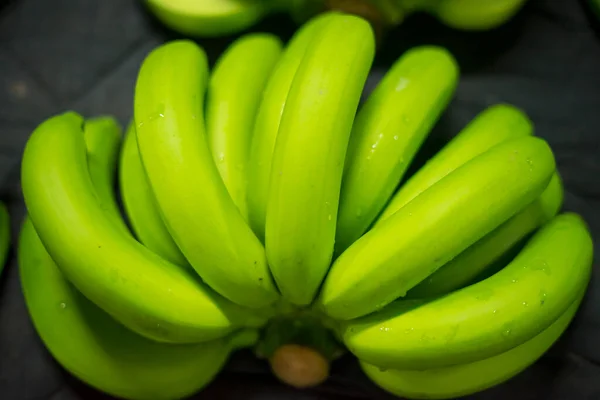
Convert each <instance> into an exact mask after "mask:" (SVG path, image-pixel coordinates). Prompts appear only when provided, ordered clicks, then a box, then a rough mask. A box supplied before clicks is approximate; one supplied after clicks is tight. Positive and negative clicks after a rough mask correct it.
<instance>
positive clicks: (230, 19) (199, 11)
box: [146, 0, 272, 37]
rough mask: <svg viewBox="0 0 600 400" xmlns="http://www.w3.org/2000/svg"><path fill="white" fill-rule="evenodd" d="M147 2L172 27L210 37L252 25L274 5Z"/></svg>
mask: <svg viewBox="0 0 600 400" xmlns="http://www.w3.org/2000/svg"><path fill="white" fill-rule="evenodd" d="M146 5H147V7H148V8H149V10H150V11H151V12H152V13H153V14H154V15H155V16H156V17H157V18H158V19H159V20H160V21H161V22H162V23H163V24H165V25H166V26H167V27H169V28H170V29H173V30H175V31H177V32H179V33H181V34H184V35H192V36H206V37H217V36H223V35H230V34H234V33H237V32H240V31H242V30H244V29H247V28H250V27H251V26H252V25H254V24H256V23H257V22H259V21H260V20H261V19H262V18H264V17H265V16H266V15H268V14H269V13H270V12H271V8H272V6H270V4H269V3H268V2H266V1H265V0H194V1H189V0H146Z"/></svg>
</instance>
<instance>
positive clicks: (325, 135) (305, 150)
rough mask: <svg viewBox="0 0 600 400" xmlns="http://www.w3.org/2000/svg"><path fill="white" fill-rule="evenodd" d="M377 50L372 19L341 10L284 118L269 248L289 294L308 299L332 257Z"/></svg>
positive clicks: (311, 52) (311, 50)
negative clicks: (351, 147)
mask: <svg viewBox="0 0 600 400" xmlns="http://www.w3.org/2000/svg"><path fill="white" fill-rule="evenodd" d="M374 52H375V39H374V36H373V31H372V29H371V27H370V26H369V23H368V22H367V21H365V20H363V19H361V18H358V17H355V16H350V15H342V14H339V15H335V16H331V17H330V18H328V20H327V22H326V23H324V24H323V26H322V27H320V29H319V31H318V32H316V33H315V38H314V39H313V41H311V43H310V44H309V46H308V48H307V50H306V54H305V55H304V58H303V60H302V62H301V63H300V66H299V67H298V71H297V73H296V76H295V77H294V80H293V83H292V86H291V88H290V92H289V95H288V98H287V100H286V106H285V110H284V113H283V116H282V119H281V124H280V127H279V133H278V136H277V142H276V145H275V152H274V156H273V164H272V168H271V182H270V190H269V200H268V205H267V220H266V249H267V257H268V260H269V264H270V266H271V271H272V273H273V276H274V278H275V281H276V282H277V285H278V287H279V289H280V291H281V293H282V295H283V296H284V297H285V298H286V299H287V300H289V301H290V302H291V303H294V304H296V305H306V304H309V303H310V302H311V301H312V299H313V297H314V295H315V292H316V291H317V289H318V287H319V285H320V284H321V281H322V279H323V277H324V276H325V274H326V273H327V270H328V268H329V264H330V262H331V258H332V255H333V244H334V240H335V226H336V219H337V210H338V201H339V192H340V185H341V180H342V173H343V166H344V158H345V156H346V148H347V145H348V140H349V136H350V131H351V129H352V123H353V119H354V115H355V113H356V110H357V108H358V103H359V100H360V95H361V93H362V89H363V86H364V84H365V82H366V78H367V74H368V72H369V69H370V67H371V63H372V61H373V57H374Z"/></svg>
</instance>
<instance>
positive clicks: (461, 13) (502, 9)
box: [400, 0, 527, 31]
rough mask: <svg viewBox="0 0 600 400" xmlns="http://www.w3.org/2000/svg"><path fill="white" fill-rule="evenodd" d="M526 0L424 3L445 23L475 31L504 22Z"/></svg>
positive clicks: (457, 0) (427, 9)
mask: <svg viewBox="0 0 600 400" xmlns="http://www.w3.org/2000/svg"><path fill="white" fill-rule="evenodd" d="M400 1H401V2H402V1H407V0H400ZM408 1H412V0H408ZM526 1H527V0H494V1H481V0H444V1H436V2H433V3H430V4H429V3H426V2H425V3H424V4H425V11H427V12H429V13H430V14H432V15H434V16H435V17H437V18H438V19H439V20H440V21H442V22H443V23H444V24H446V25H448V26H450V27H452V28H455V29H462V30H470V31H474V30H489V29H493V28H496V27H498V26H500V25H502V24H504V23H505V22H506V21H508V20H509V19H511V18H512V17H513V16H515V14H517V12H519V10H520V9H521V8H522V7H523V6H524V5H525V2H526Z"/></svg>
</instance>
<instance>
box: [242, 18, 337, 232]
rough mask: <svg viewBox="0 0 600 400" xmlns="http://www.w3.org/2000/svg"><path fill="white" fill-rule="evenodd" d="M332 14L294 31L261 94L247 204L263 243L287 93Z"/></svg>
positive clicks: (250, 158)
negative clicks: (276, 147)
mask: <svg viewBox="0 0 600 400" xmlns="http://www.w3.org/2000/svg"><path fill="white" fill-rule="evenodd" d="M333 15H335V13H330V14H324V15H320V16H317V17H315V18H313V19H311V20H310V21H308V22H307V23H306V24H305V25H303V26H302V27H301V28H300V29H299V30H298V31H297V32H296V33H295V34H294V36H293V37H292V38H291V39H290V42H289V43H288V44H287V45H286V47H285V49H284V51H283V54H282V55H281V57H280V59H279V61H278V62H277V65H276V66H275V68H274V70H273V72H272V74H271V77H270V78H269V81H268V82H267V85H266V87H265V89H264V92H263V95H262V100H261V103H260V106H259V109H258V113H257V115H256V120H255V124H254V132H253V135H252V143H251V146H250V157H249V161H248V187H247V204H248V220H249V224H250V226H251V227H252V229H253V230H254V232H255V233H256V235H257V236H258V237H259V238H260V239H261V241H263V242H264V239H265V221H266V215H267V201H268V196H269V187H270V182H271V166H272V163H273V152H274V150H275V142H276V141H277V133H278V132H279V125H280V123H281V117H282V116H283V112H284V109H285V105H286V101H287V98H288V93H289V91H290V88H291V86H292V81H293V80H294V76H295V75H296V71H297V70H298V66H299V65H300V62H301V61H302V59H303V57H304V54H305V52H306V49H307V47H308V45H309V44H310V42H311V40H312V38H313V36H314V34H315V32H316V31H317V30H318V29H319V26H320V25H322V24H324V23H325V22H326V21H327V19H328V18H329V17H330V16H333Z"/></svg>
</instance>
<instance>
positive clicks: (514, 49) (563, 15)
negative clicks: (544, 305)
mask: <svg viewBox="0 0 600 400" xmlns="http://www.w3.org/2000/svg"><path fill="white" fill-rule="evenodd" d="M489 1H495V0H489ZM585 4H586V3H585V2H584V1H578V0H530V1H529V3H528V5H527V6H526V7H525V8H524V9H523V10H522V11H521V12H520V13H519V14H518V15H517V17H516V18H514V19H513V20H512V21H511V22H510V23H508V24H506V25H504V26H502V27H501V28H499V29H496V30H494V31H491V32H486V33H464V32H457V31H452V30H450V29H448V28H445V27H443V26H442V25H440V24H439V23H437V22H436V21H434V20H433V19H431V18H427V17H420V16H415V17H411V18H410V19H409V20H408V21H406V22H405V23H404V24H403V25H402V26H401V27H400V28H398V29H396V30H395V31H394V32H392V33H391V34H390V35H389V36H388V37H387V39H386V41H385V43H384V44H383V46H382V47H381V48H380V50H379V53H378V57H377V60H376V65H375V66H374V68H373V73H372V75H371V78H370V80H369V85H368V87H367V90H366V92H365V94H368V93H369V91H370V90H372V88H373V85H375V84H376V83H377V81H378V80H379V79H380V78H381V76H382V74H383V73H384V72H385V71H386V69H387V68H389V66H390V64H391V63H392V62H394V61H395V60H396V58H397V57H398V56H399V55H401V54H402V53H403V52H404V51H405V50H406V49H407V48H409V47H411V46H414V45H419V44H438V45H443V46H446V47H448V48H449V49H450V50H451V51H452V53H453V54H454V55H455V57H456V58H457V59H458V61H459V64H460V67H461V69H462V77H461V82H460V85H459V87H458V90H457V93H456V96H455V98H454V100H453V102H452V103H451V105H450V106H449V107H448V109H447V110H446V112H445V113H444V115H443V117H442V118H441V120H440V121H439V123H438V124H437V126H436V128H435V129H434V131H433V132H432V133H431V135H430V138H429V139H428V141H427V143H426V145H425V146H424V149H423V151H421V153H420V155H419V156H418V158H417V160H416V161H415V166H417V165H419V164H420V163H422V162H423V160H425V159H426V158H427V157H428V156H429V155H431V153H432V152H433V151H435V150H436V149H439V148H440V147H441V146H442V145H443V144H444V143H445V142H447V140H448V139H449V138H451V137H452V136H453V135H455V134H456V133H457V132H458V131H459V130H460V129H461V128H462V127H463V126H464V125H465V124H466V123H467V122H468V121H469V120H471V119H472V118H473V117H474V116H475V115H476V114H477V113H478V112H480V111H482V110H483V109H484V108H485V107H486V106H488V105H491V104H494V103H498V102H508V103H512V104H514V105H516V106H518V107H521V108H522V109H523V110H524V111H526V112H527V113H528V115H529V116H530V118H531V119H532V120H533V122H534V123H535V126H536V134H537V135H538V136H541V137H543V138H545V139H547V140H548V142H549V143H550V144H551V146H552V147H553V149H554V151H555V155H556V159H557V162H558V167H559V170H560V172H561V175H562V177H563V179H564V183H565V188H566V192H567V193H566V199H565V209H566V210H572V211H577V212H579V213H581V214H582V215H583V216H584V217H585V219H586V221H587V222H588V224H589V226H590V229H592V231H593V235H594V239H595V243H596V246H595V249H596V253H598V250H599V245H598V243H600V152H599V151H598V150H597V148H598V146H600V113H599V111H600V36H599V35H598V24H597V23H596V22H595V20H594V18H593V17H592V14H591V13H590V12H589V10H588V9H587V7H586V6H585ZM294 28H295V26H294V25H293V23H292V22H291V21H290V20H289V19H287V18H285V17H281V16H280V17H277V18H275V17H273V18H269V19H268V20H265V21H264V23H262V24H260V25H259V26H257V27H256V28H254V29H253V30H254V31H269V32H276V33H277V34H279V35H281V37H283V38H284V39H288V38H289V37H290V35H291V34H292V32H293V30H294ZM175 37H177V35H175V34H174V33H172V32H168V31H166V30H165V29H163V28H162V27H161V26H159V25H158V24H157V23H156V22H155V21H154V20H153V19H152V18H151V17H150V16H148V14H147V13H146V11H145V9H144V8H143V7H141V6H140V4H138V2H137V1H136V0H101V1H100V0H14V1H10V2H6V1H4V2H3V1H2V0H0V197H1V199H2V200H4V201H5V202H6V203H7V204H8V206H9V209H10V212H11V217H12V232H13V241H15V240H16V234H17V229H18V226H19V224H20V222H21V220H22V217H23V215H24V212H25V210H24V205H23V199H22V195H21V191H20V186H19V163H20V158H21V154H22V150H23V147H24V144H25V142H26V140H27V138H28V136H29V135H30V133H31V132H32V130H33V129H34V128H35V126H36V125H37V124H39V123H40V122H41V121H42V120H43V119H44V118H47V117H48V116H50V115H52V114H55V113H58V112H61V111H64V110H66V109H75V110H76V111H78V112H80V113H82V114H84V115H85V116H88V117H90V116H94V115H98V114H112V115H115V116H116V117H118V118H119V120H120V121H121V123H123V124H126V123H127V122H128V119H129V118H130V116H131V112H132V97H133V86H134V82H135V77H136V74H137V71H138V68H139V65H140V63H141V61H142V59H143V58H144V56H145V55H146V54H147V53H148V52H149V51H150V50H151V49H152V48H153V47H155V46H156V45H158V44H160V43H162V42H163V41H165V40H168V39H172V38H175ZM232 39H233V37H228V38H221V39H215V40H201V41H200V42H201V44H202V45H203V46H204V47H205V49H206V50H207V52H208V54H209V57H210V60H211V62H214V60H215V58H216V57H217V56H218V55H219V54H220V53H221V52H222V51H223V49H224V48H225V47H226V46H227V45H228V44H229V43H230V42H231V40H232ZM413 170H414V167H413ZM597 260H598V257H596V271H595V274H594V275H593V278H592V283H591V285H590V288H589V291H588V296H587V298H586V300H585V302H584V304H583V305H582V307H581V309H580V311H579V313H578V315H577V317H576V319H575V321H574V322H573V324H572V325H571V327H570V329H569V330H568V332H567V333H566V334H565V335H564V336H563V338H562V339H561V340H560V341H559V342H558V343H557V344H556V345H555V346H554V348H553V349H551V351H549V352H548V353H547V354H546V355H545V356H544V357H543V358H542V359H541V360H540V361H539V362H538V363H537V364H536V365H534V366H533V367H531V368H529V369H528V370H526V371H525V372H523V373H522V374H520V375H519V376H518V377H516V378H514V379H513V380H511V381H509V382H508V383H506V384H503V385H500V386H498V387H496V388H494V389H492V390H488V391H486V392H483V393H481V394H479V395H477V396H474V397H473V398H474V399H507V398H510V399H511V400H514V399H549V400H552V399H572V400H582V399H600V366H599V363H600V343H599V342H600V277H599V275H598V273H597V272H598V267H599V265H598V261H597ZM0 398H1V399H3V400H21V399H27V400H30V399H31V400H33V399H52V400H67V399H68V400H74V399H94V398H104V397H100V395H98V394H97V393H96V392H94V391H93V390H91V389H88V388H86V387H85V386H84V385H82V384H80V383H78V382H77V381H75V380H74V379H73V378H71V377H70V376H69V375H68V374H67V373H65V372H64V371H63V370H62V369H61V368H60V367H59V366H57V365H56V364H55V362H54V361H53V360H52V358H51V357H50V356H49V355H48V353H47V352H46V351H45V349H44V347H43V346H42V344H41V342H40V341H39V339H38V337H37V335H36V333H35V331H34V330H33V328H32V325H31V323H30V321H29V318H28V315H27V311H26V308H25V305H24V302H23V297H22V294H21V291H20V287H19V280H18V270H17V265H16V259H15V257H14V253H11V255H10V259H9V264H8V265H7V268H6V270H5V271H4V273H3V275H2V276H1V277H0ZM196 398H199V399H200V398H202V399H204V398H207V399H284V398H289V399H306V400H309V399H346V398H347V399H354V398H357V399H378V398H383V399H386V398H391V397H388V396H387V395H385V394H384V393H382V391H380V390H378V389H377V388H375V387H374V386H373V385H372V384H370V383H369V382H368V380H367V379H366V378H365V377H364V376H363V375H362V373H361V372H360V370H359V369H358V367H357V364H356V363H355V362H354V361H353V360H352V359H351V358H350V357H345V358H342V359H341V360H339V361H338V362H336V363H335V365H334V368H333V375H332V377H331V379H330V380H329V381H328V382H327V384H326V385H323V386H322V387H319V388H316V389H314V390H311V391H302V392H299V391H294V390H292V389H289V388H286V387H284V386H283V385H281V384H279V383H278V382H277V381H276V380H275V379H274V378H273V377H272V376H271V374H270V372H269V371H268V368H267V366H266V365H265V364H263V363H262V362H259V361H255V360H253V358H252V357H251V356H250V355H249V354H246V353H239V354H237V355H235V356H234V357H233V358H232V360H231V362H230V363H229V365H228V366H227V368H226V370H225V371H224V372H223V373H221V375H220V376H219V378H218V379H217V380H216V381H215V382H214V383H213V384H211V385H210V386H209V387H208V388H207V389H206V390H205V391H203V392H202V393H200V394H199V395H198V396H197V397H196Z"/></svg>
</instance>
